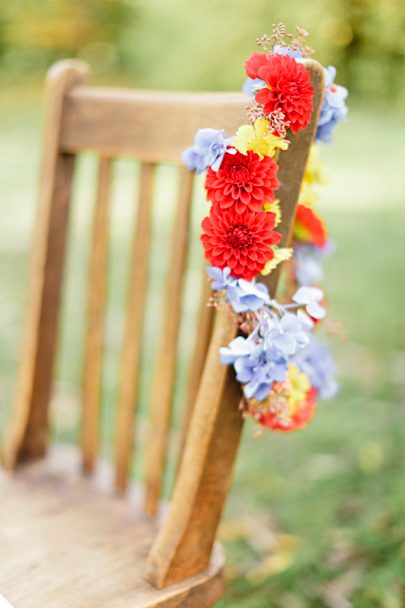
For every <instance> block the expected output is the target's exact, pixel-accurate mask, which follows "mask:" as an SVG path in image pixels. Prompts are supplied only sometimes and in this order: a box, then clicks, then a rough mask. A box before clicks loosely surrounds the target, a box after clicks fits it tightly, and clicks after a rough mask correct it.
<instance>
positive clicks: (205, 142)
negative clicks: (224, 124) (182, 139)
mask: <svg viewBox="0 0 405 608" xmlns="http://www.w3.org/2000/svg"><path fill="white" fill-rule="evenodd" d="M232 141H233V137H229V136H228V135H227V133H226V132H225V131H219V130H218V129H199V130H198V131H197V133H196V135H195V138H194V145H193V146H191V148H187V150H184V152H183V154H182V159H183V162H184V164H185V165H186V166H187V167H188V168H189V169H191V170H192V171H195V172H196V173H202V172H203V171H207V169H208V167H211V168H212V169H213V170H214V171H218V169H219V167H220V166H221V163H222V160H223V158H224V154H225V152H228V153H229V154H236V150H235V149H234V148H228V146H230V145H231V143H232Z"/></svg>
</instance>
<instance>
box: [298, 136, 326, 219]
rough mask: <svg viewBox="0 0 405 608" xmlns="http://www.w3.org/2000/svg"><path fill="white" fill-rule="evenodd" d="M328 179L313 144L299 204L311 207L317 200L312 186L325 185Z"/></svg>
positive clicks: (316, 194) (317, 196)
mask: <svg viewBox="0 0 405 608" xmlns="http://www.w3.org/2000/svg"><path fill="white" fill-rule="evenodd" d="M327 183H328V179H327V176H326V173H325V168H324V164H323V163H322V161H320V159H319V151H318V148H317V146H316V145H315V144H313V145H312V147H311V151H310V153H309V157H308V161H307V166H306V167H305V173H304V177H303V180H302V184H301V190H300V195H299V198H298V200H299V202H300V203H303V204H305V205H307V206H308V207H312V206H313V205H314V204H315V203H316V201H317V200H318V199H319V194H318V192H317V191H316V189H314V186H317V185H323V184H327Z"/></svg>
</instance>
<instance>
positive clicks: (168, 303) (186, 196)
mask: <svg viewBox="0 0 405 608" xmlns="http://www.w3.org/2000/svg"><path fill="white" fill-rule="evenodd" d="M192 192H193V174H192V173H191V172H190V171H189V170H188V169H186V168H182V169H181V170H180V187H179V196H178V203H177V209H176V215H175V218H174V230H173V234H172V243H171V251H170V256H169V272H168V274H167V277H166V290H165V295H164V309H163V318H162V322H161V328H160V342H159V351H158V355H157V361H156V367H155V370H154V380H153V386H152V395H151V402H150V408H151V412H150V423H149V424H150V429H149V436H148V445H147V452H146V481H145V484H146V494H145V510H146V512H147V513H149V514H151V515H154V514H155V513H156V511H157V509H158V506H159V501H160V494H161V489H162V481H163V475H164V472H165V463H166V456H167V447H168V441H169V434H170V423H171V414H172V400H173V390H174V380H175V373H176V360H177V342H178V334H179V329H180V315H181V302H182V295H183V283H184V277H185V269H186V259H187V251H188V240H189V223H190V211H191V197H192Z"/></svg>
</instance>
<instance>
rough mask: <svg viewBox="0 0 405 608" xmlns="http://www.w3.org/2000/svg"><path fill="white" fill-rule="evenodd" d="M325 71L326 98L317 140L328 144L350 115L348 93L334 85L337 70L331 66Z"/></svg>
mask: <svg viewBox="0 0 405 608" xmlns="http://www.w3.org/2000/svg"><path fill="white" fill-rule="evenodd" d="M324 70H325V96H324V99H323V105H322V108H321V113H320V115H319V120H318V128H317V131H316V139H317V140H319V141H323V142H325V143H327V144H329V143H331V141H332V131H333V130H334V128H335V127H336V125H337V124H338V123H339V122H341V121H342V120H344V119H345V118H346V116H347V113H348V111H349V110H348V108H347V106H346V103H345V99H346V97H347V95H348V91H347V89H346V88H345V87H342V86H340V85H336V84H334V82H333V81H334V80H335V76H336V68H334V67H333V66H329V67H328V68H324Z"/></svg>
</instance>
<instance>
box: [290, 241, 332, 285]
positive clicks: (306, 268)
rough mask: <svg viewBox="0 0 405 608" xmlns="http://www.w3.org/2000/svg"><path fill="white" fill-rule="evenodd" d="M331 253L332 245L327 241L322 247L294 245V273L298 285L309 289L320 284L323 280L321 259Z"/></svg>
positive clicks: (297, 243)
mask: <svg viewBox="0 0 405 608" xmlns="http://www.w3.org/2000/svg"><path fill="white" fill-rule="evenodd" d="M332 251H333V244H332V242H331V241H328V242H327V243H326V245H324V246H323V247H317V246H315V245H312V244H311V243H299V242H296V243H294V254H293V255H294V260H295V272H296V277H297V281H298V284H299V285H305V286H307V287H310V286H311V285H316V284H317V283H321V282H322V279H323V267H322V262H323V259H324V258H325V257H326V256H328V255H329V254H330V253H331V252H332Z"/></svg>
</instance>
